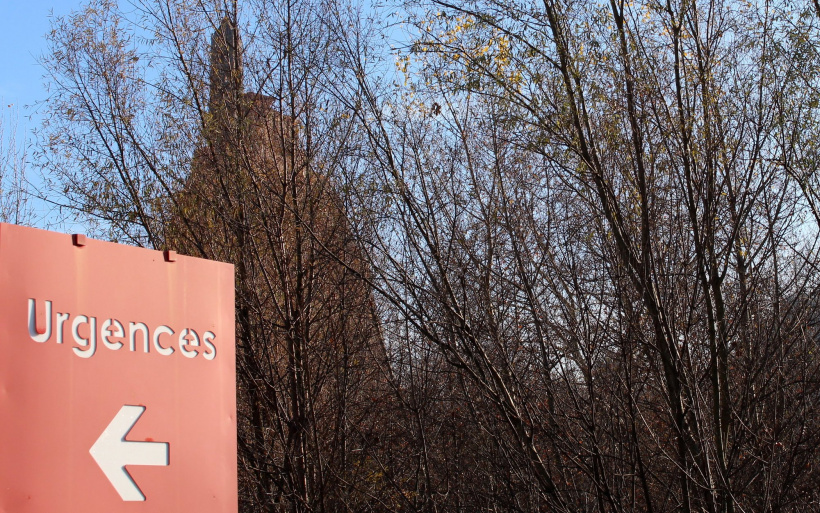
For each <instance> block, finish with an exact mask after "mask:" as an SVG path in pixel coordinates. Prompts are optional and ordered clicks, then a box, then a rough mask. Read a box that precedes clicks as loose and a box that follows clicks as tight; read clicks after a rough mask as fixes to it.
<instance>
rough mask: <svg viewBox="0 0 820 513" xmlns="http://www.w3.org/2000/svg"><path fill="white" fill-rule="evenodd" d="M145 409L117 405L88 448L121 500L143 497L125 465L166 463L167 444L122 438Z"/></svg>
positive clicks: (142, 407)
mask: <svg viewBox="0 0 820 513" xmlns="http://www.w3.org/2000/svg"><path fill="white" fill-rule="evenodd" d="M144 411H145V406H129V405H125V406H123V407H122V408H120V411H119V413H117V415H116V416H115V417H114V420H112V421H111V422H110V423H109V424H108V427H107V428H105V431H103V433H102V434H101V435H100V437H99V438H98V439H97V441H96V442H94V445H92V446H91V449H90V450H89V451H88V452H90V453H91V456H92V457H93V458H94V461H96V462H97V465H99V467H100V470H102V471H103V473H104V474H105V477H107V478H108V480H109V481H111V484H112V485H114V488H115V489H116V490H117V493H119V494H120V497H122V500H124V501H144V500H145V495H143V494H142V491H141V490H140V489H139V487H138V486H137V484H136V483H135V482H134V480H133V479H132V478H131V475H130V474H129V473H128V471H127V470H125V467H126V465H159V466H164V465H168V444H167V443H165V442H129V441H127V440H126V439H125V437H126V436H128V433H129V432H130V431H131V428H132V427H134V424H136V423H137V421H138V420H139V418H140V417H141V416H142V413H143V412H144Z"/></svg>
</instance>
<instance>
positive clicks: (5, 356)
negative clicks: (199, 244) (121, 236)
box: [0, 224, 237, 513]
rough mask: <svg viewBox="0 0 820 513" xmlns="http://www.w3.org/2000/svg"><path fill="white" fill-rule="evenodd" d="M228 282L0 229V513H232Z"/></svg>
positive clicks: (224, 273)
mask: <svg viewBox="0 0 820 513" xmlns="http://www.w3.org/2000/svg"><path fill="white" fill-rule="evenodd" d="M233 300H234V288H233V266H231V265H229V264H224V263H218V262H211V261H208V260H202V259H197V258H190V257H184V256H175V255H173V254H164V253H162V252H159V251H151V250H147V249H139V248H134V247H130V246H123V245H118V244H113V243H108V242H101V241H96V240H91V239H85V238H84V237H82V236H74V237H72V236H71V235H64V234H58V233H53V232H47V231H43V230H36V229H32V228H22V227H18V226H13V225H7V224H0V513H56V512H82V513H103V512H104V513H117V512H146V513H148V512H150V513H171V512H173V513H179V512H183V511H196V512H197V513H216V512H219V513H226V512H227V513H231V512H236V511H237V491H236V399H235V397H236V395H235V367H234V363H235V346H234V343H235V340H234V307H233Z"/></svg>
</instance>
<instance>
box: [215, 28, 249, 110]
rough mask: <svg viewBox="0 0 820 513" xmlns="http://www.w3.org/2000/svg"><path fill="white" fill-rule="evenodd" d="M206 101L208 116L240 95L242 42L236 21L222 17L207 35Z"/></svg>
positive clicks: (234, 100) (241, 88)
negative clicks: (216, 27)
mask: <svg viewBox="0 0 820 513" xmlns="http://www.w3.org/2000/svg"><path fill="white" fill-rule="evenodd" d="M210 58H211V70H210V77H209V79H210V88H211V90H210V98H209V100H208V108H209V109H210V111H211V113H215V112H217V111H219V110H222V109H224V108H225V107H226V106H228V105H230V104H235V102H236V100H237V98H238V96H239V94H241V93H242V90H243V85H242V39H241V37H240V36H239V30H238V28H237V25H236V20H232V19H231V18H229V17H228V16H225V17H224V18H222V22H221V23H220V24H219V28H218V29H217V30H216V32H214V34H213V36H211V53H210Z"/></svg>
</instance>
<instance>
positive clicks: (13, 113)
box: [0, 0, 83, 229]
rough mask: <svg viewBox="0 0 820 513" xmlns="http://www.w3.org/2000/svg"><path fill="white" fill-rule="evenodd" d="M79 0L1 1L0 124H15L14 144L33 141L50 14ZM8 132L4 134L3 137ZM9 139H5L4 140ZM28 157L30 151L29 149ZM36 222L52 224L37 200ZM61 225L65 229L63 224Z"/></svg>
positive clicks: (68, 9)
mask: <svg viewBox="0 0 820 513" xmlns="http://www.w3.org/2000/svg"><path fill="white" fill-rule="evenodd" d="M82 3H83V1H82V0H0V102H2V103H0V123H4V124H5V125H6V127H9V126H10V125H11V124H13V123H15V121H16V125H17V130H16V135H15V137H14V139H15V143H16V146H17V147H22V146H23V145H26V146H30V145H31V144H32V142H33V141H32V139H33V138H32V137H31V136H30V133H31V130H32V129H33V128H35V127H37V126H39V124H40V120H41V118H40V114H39V112H38V109H37V107H36V106H37V103H38V102H42V101H43V100H45V98H46V94H47V93H46V90H45V87H44V86H43V68H42V66H40V65H39V64H38V61H39V59H40V57H41V56H42V55H43V54H44V53H45V52H46V41H45V37H44V36H45V34H46V33H47V32H48V30H49V28H50V22H51V19H52V18H51V17H52V15H53V16H60V15H66V14H68V13H70V12H71V11H72V10H76V9H78V8H79V7H80V6H81V5H82ZM8 136H9V134H8V132H7V133H6V138H8ZM7 140H8V139H7ZM27 153H28V155H29V157H30V156H31V150H29V151H28V152H27ZM27 176H28V179H29V180H31V181H32V182H33V183H34V184H35V186H36V185H37V183H38V182H39V178H38V173H36V172H35V171H34V170H33V169H31V166H28V171H27ZM32 206H33V208H34V209H35V224H37V225H41V226H49V225H54V223H55V222H56V219H54V218H53V217H54V216H53V215H52V214H51V213H50V212H51V211H52V210H53V209H51V208H49V207H48V206H47V205H46V204H44V203H42V202H39V201H36V200H35V203H34V204H33V205H32ZM57 226H60V227H62V228H64V229H67V227H68V225H67V224H66V223H60V225H57Z"/></svg>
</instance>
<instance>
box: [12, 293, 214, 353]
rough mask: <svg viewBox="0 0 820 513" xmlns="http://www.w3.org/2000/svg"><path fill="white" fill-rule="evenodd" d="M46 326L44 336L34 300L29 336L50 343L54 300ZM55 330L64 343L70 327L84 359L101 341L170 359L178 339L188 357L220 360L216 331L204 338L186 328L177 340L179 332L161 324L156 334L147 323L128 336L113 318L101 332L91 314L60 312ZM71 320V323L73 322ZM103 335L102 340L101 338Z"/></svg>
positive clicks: (133, 325) (132, 329)
mask: <svg viewBox="0 0 820 513" xmlns="http://www.w3.org/2000/svg"><path fill="white" fill-rule="evenodd" d="M45 310H46V317H45V324H46V329H45V331H44V332H43V333H40V332H38V331H37V302H36V301H35V300H34V299H29V300H28V334H29V336H30V337H31V339H32V340H33V341H35V342H38V343H44V342H47V341H48V340H49V339H50V338H51V334H52V315H51V313H52V308H51V301H46V302H45ZM54 321H55V322H54V328H55V329H54V331H55V332H56V339H57V340H56V342H57V343H58V344H62V343H63V340H64V338H65V333H64V332H65V327H66V325H69V326H70V332H71V338H72V339H73V341H74V343H75V344H76V347H72V348H71V349H72V350H73V351H74V353H75V354H76V355H77V356H79V357H80V358H91V357H92V356H94V354H95V353H96V352H97V342H98V340H99V341H102V344H103V345H104V346H105V347H107V348H108V349H110V350H112V351H119V350H120V349H122V348H123V347H125V345H126V342H127V344H128V349H129V351H136V350H137V347H138V346H139V345H141V346H142V349H143V352H145V353H148V352H150V351H151V346H153V348H154V350H155V351H156V352H157V353H159V354H161V355H163V356H170V355H172V354H174V352H175V348H174V347H173V345H174V338H176V346H177V348H179V352H180V353H182V355H183V356H185V357H186V358H196V357H197V356H199V355H200V354H201V355H202V357H203V358H205V359H206V360H213V359H214V358H216V346H214V339H215V338H216V335H215V334H214V333H213V332H212V331H206V332H205V333H204V334H203V335H202V338H201V339H200V337H199V334H198V333H197V332H196V331H195V330H193V329H191V328H185V329H183V330H182V331H180V332H179V335H178V336H177V337H174V335H175V334H176V332H175V331H174V330H173V329H171V328H170V327H168V326H165V325H164V324H163V325H160V326H157V327H156V328H154V330H153V332H152V331H151V329H150V328H149V327H148V326H147V325H146V324H145V323H143V322H129V323H128V336H127V337H126V335H125V332H126V329H125V325H124V324H123V323H121V322H120V321H119V320H118V319H114V318H109V319H105V320H103V321H102V323H99V331H98V330H97V325H98V322H97V318H96V317H90V316H87V315H74V318H73V319H72V318H71V314H69V313H62V312H57V313H56V318H55V319H54ZM69 321H71V322H69ZM84 325H87V326H88V337H83V336H81V334H80V328H81V327H83V326H84ZM98 333H99V337H98V336H97V335H98ZM138 339H141V344H138V343H137V341H138Z"/></svg>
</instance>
